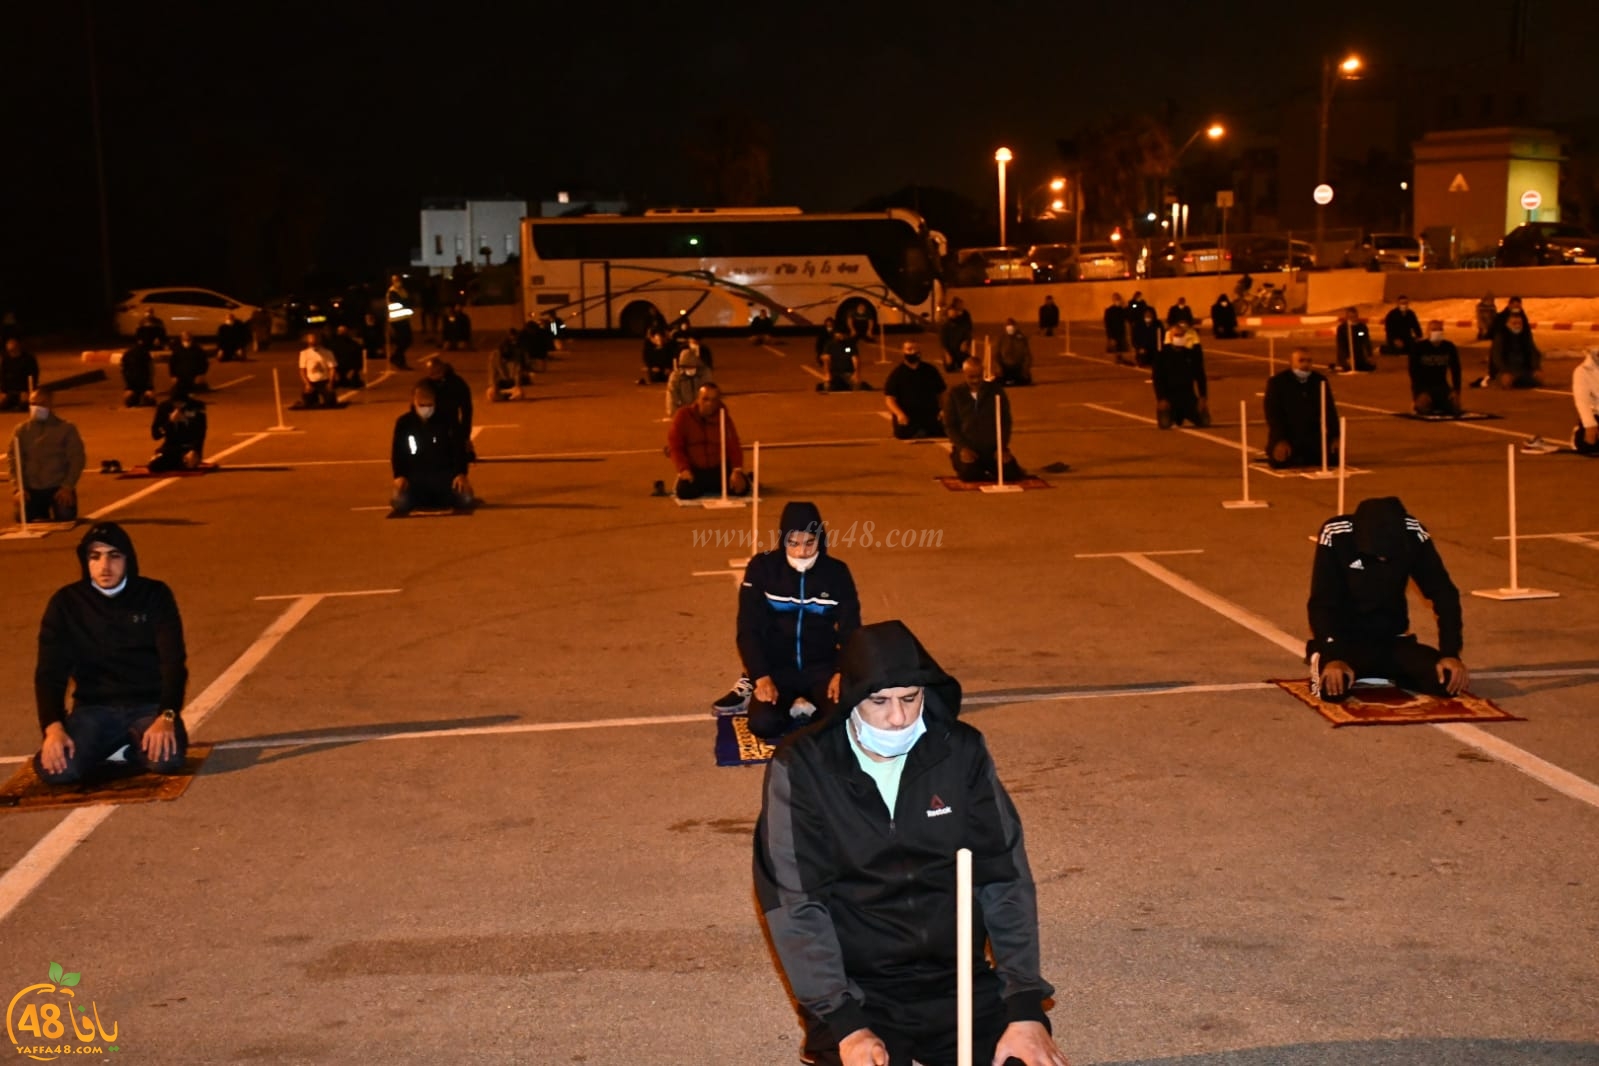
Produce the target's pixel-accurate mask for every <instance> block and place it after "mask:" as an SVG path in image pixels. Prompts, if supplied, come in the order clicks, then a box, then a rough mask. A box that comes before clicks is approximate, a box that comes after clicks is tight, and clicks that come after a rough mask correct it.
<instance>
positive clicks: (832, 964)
mask: <svg viewBox="0 0 1599 1066" xmlns="http://www.w3.org/2000/svg"><path fill="white" fill-rule="evenodd" d="M804 775H805V771H804V769H803V768H801V769H800V771H799V776H800V780H799V781H798V782H796V780H795V767H794V764H793V762H792V761H791V760H788V759H785V758H783V757H782V755H781V754H780V755H779V756H778V757H777V758H775V759H773V760H772V762H771V763H769V764H768V765H767V767H766V783H765V786H764V789H763V796H762V800H761V815H760V820H759V821H758V822H757V823H756V827H755V895H756V899H757V900H758V901H759V902H760V907H761V912H762V913H763V914H764V915H765V916H766V926H767V929H768V930H769V931H770V933H771V936H772V946H773V947H774V948H775V949H776V950H777V958H778V961H779V962H780V963H781V964H782V966H783V974H784V975H785V976H786V977H787V978H788V985H789V988H790V989H791V990H792V991H793V993H794V998H795V999H797V1000H799V1002H800V1004H801V1005H802V1006H803V1007H804V1008H805V1009H806V1010H808V1011H810V1012H811V1013H812V1014H814V1015H816V1016H817V1017H818V1018H820V1019H822V1021H823V1022H825V1023H826V1024H827V1026H828V1028H829V1029H831V1030H832V1032H833V1034H834V1035H835V1036H837V1037H838V1038H839V1039H841V1040H842V1039H843V1038H844V1037H846V1036H848V1035H849V1034H850V1033H853V1032H854V1031H855V1030H857V1029H864V1028H867V1027H868V1025H867V1020H866V1014H865V1012H864V1011H863V1010H862V1003H863V1001H864V997H862V995H861V993H860V990H859V989H857V988H855V987H854V986H852V985H851V984H850V981H849V977H848V975H846V974H845V972H844V952H843V948H842V947H840V945H839V941H838V930H837V929H836V928H834V926H833V916H832V914H831V913H830V912H829V911H828V909H827V894H828V889H829V886H830V885H831V883H832V878H831V875H830V873H829V871H826V870H824V869H821V868H820V867H819V866H818V864H817V863H816V862H815V861H814V857H815V856H820V855H826V854H828V853H829V851H830V848H829V845H828V843H827V839H826V838H827V833H826V828H825V826H824V825H823V824H822V819H821V817H820V814H819V813H818V812H817V811H816V810H815V809H814V807H813V806H812V805H811V804H810V803H808V802H807V798H808V797H807V796H806V789H805V783H804Z"/></svg>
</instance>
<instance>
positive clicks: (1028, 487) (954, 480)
mask: <svg viewBox="0 0 1599 1066" xmlns="http://www.w3.org/2000/svg"><path fill="white" fill-rule="evenodd" d="M933 480H934V481H936V482H938V483H939V484H940V485H943V486H944V487H945V488H946V489H948V490H949V491H951V492H981V491H982V490H983V486H984V485H992V484H994V482H992V481H962V480H961V479H960V478H958V477H955V476H954V475H946V476H945V477H935V478H934V479H933ZM1005 484H1007V485H1017V486H1020V487H1021V489H1022V490H1023V491H1024V492H1031V491H1032V490H1034V489H1052V488H1054V487H1055V486H1053V485H1051V484H1050V483H1049V482H1047V481H1045V480H1044V479H1043V478H1041V477H1033V476H1031V475H1029V476H1028V477H1024V478H1022V479H1021V480H1020V481H1007V482H1005Z"/></svg>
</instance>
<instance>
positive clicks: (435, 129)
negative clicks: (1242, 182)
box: [0, 0, 1599, 321]
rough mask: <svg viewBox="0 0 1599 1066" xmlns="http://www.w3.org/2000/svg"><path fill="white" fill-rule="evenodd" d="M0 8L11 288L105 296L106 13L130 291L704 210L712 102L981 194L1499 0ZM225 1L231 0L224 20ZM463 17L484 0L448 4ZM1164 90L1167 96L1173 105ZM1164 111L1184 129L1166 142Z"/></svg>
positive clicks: (33, 294) (1560, 12)
mask: <svg viewBox="0 0 1599 1066" xmlns="http://www.w3.org/2000/svg"><path fill="white" fill-rule="evenodd" d="M628 7H630V8H634V9H637V10H638V12H639V13H638V14H632V13H626V14H624V12H625V11H627V8H624V7H623V6H622V5H580V4H560V5H555V4H544V3H517V4H495V3H476V4H471V3H454V4H446V3H434V4H429V5H425V6H412V5H407V4H400V3H385V4H375V3H356V2H339V0H325V2H324V3H321V4H316V5H312V4H301V3H286V4H271V5H268V4H256V3H249V2H233V3H228V4H215V3H198V2H186V0H185V2H162V0H154V2H150V3H144V4H128V3H125V2H117V3H105V2H101V0H93V2H92V3H86V2H85V0H61V2H59V3H56V4H29V5H25V6H24V5H7V9H6V12H5V15H4V25H5V31H6V32H5V34H4V39H5V42H6V47H5V49H4V53H5V54H4V59H3V61H0V77H3V78H4V99H5V101H6V104H5V108H6V111H5V122H4V128H5V130H6V137H7V142H8V144H7V148H8V149H9V150H8V151H7V153H6V156H7V159H6V164H5V172H6V176H5V185H4V189H5V191H6V195H5V203H6V215H7V219H8V225H7V227H6V230H7V241H6V246H7V247H6V250H7V254H6V256H5V263H4V266H3V268H0V269H3V273H0V285H3V286H4V288H3V290H0V302H3V303H5V304H6V305H8V306H15V307H16V308H17V310H18V312H19V314H22V315H23V317H24V318H25V319H27V318H28V317H29V314H30V310H29V309H30V308H35V310H34V311H33V312H32V317H33V318H34V319H36V320H41V321H42V320H45V319H49V318H51V317H52V316H53V317H55V318H56V319H57V320H60V319H61V318H62V316H63V315H69V314H71V313H74V312H75V313H79V314H82V315H88V314H91V313H92V312H93V310H94V309H96V308H97V307H98V305H99V304H100V303H101V300H100V290H101V284H100V255H99V228H98V212H97V207H96V203H97V191H96V183H95V180H94V137H93V127H92V124H91V109H90V105H89V100H90V94H89V82H90V69H91V64H90V59H89V55H88V36H89V35H88V32H87V29H86V24H87V22H88V19H87V18H86V15H85V12H86V11H88V10H91V9H92V11H93V26H94V37H95V41H96V52H97V64H96V68H97V70H98V75H99V83H100V97H101V109H102V128H103V145H104V154H105V168H106V174H107V181H108V185H109V190H110V193H109V208H110V243H111V252H112V264H113V276H114V279H115V284H116V286H117V287H118V289H119V291H120V290H121V289H124V288H129V287H136V286H140V285H152V284H180V283H183V284H205V285H212V286H215V287H220V288H223V289H224V290H225V291H229V292H232V293H234V294H235V295H238V296H240V297H243V298H247V299H264V298H266V297H269V296H272V295H277V294H280V293H281V292H282V291H284V290H285V288H288V287H292V286H293V284H294V282H293V281H292V280H291V279H293V278H296V277H298V276H299V275H300V274H302V273H303V272H304V270H305V269H306V268H307V267H309V266H313V265H314V266H316V267H318V268H321V269H325V270H332V271H339V272H346V273H355V272H361V273H370V272H375V271H379V270H382V269H384V268H386V267H388V266H392V265H396V264H402V263H404V262H406V261H407V260H408V257H409V253H410V249H411V248H412V246H414V245H415V244H416V243H417V240H418V237H417V214H416V212H417V209H418V207H419V206H420V201H421V199H422V198H423V197H424V196H437V195H461V194H476V195H495V194H503V193H510V194H513V195H517V196H525V197H526V198H528V199H529V200H530V201H531V200H537V199H539V198H541V197H548V196H550V195H551V194H553V193H554V192H555V191H556V190H557V189H569V190H571V191H572V192H574V193H581V192H583V191H594V192H600V193H617V192H619V193H622V194H624V195H626V196H627V197H629V198H632V199H635V200H639V199H644V200H647V201H649V202H653V203H674V202H676V203H685V204H687V203H703V202H705V199H706V194H705V192H704V184H703V182H702V180H701V178H700V176H699V174H698V173H697V172H696V170H695V168H694V166H693V165H692V163H691V162H690V161H689V153H688V152H687V150H686V148H687V146H688V145H690V144H693V143H695V139H696V137H701V138H703V132H702V131H703V130H704V129H705V128H706V127H707V124H709V123H710V122H712V121H713V120H714V119H716V118H718V117H719V116H728V115H735V116H741V117H743V118H746V119H750V120H754V121H755V122H757V123H759V124H761V125H763V126H764V127H765V128H766V130H767V131H768V133H769V140H770V145H771V157H770V169H771V175H772V190H771V193H770V194H769V196H768V197H767V200H768V202H772V203H784V204H798V205H800V206H802V207H805V208H807V209H847V208H850V207H853V206H856V205H857V204H859V203H861V202H862V201H864V200H866V199H868V198H870V197H872V196H875V195H879V194H884V193H888V192H891V191H893V190H895V189H898V188H901V187H903V186H906V185H909V184H913V183H914V184H919V185H924V186H941V187H944V188H949V189H953V190H956V191H958V192H960V193H963V194H965V195H967V196H970V197H972V198H973V199H977V200H979V202H982V201H983V200H984V198H987V197H990V196H991V195H992V193H991V186H992V182H993V162H992V157H993V150H994V148H995V147H996V146H998V145H1000V144H1002V143H1003V144H1007V145H1009V146H1010V147H1011V148H1012V149H1013V150H1014V151H1015V153H1016V157H1017V162H1016V164H1015V165H1014V166H1015V171H1014V173H1015V174H1016V180H1017V181H1018V182H1033V183H1037V182H1040V181H1043V180H1045V179H1046V178H1047V177H1048V175H1049V173H1050V172H1051V171H1053V170H1054V169H1056V166H1055V160H1056V158H1057V156H1056V152H1055V141H1056V139H1057V138H1059V137H1063V136H1070V135H1071V134H1072V133H1073V132H1074V131H1076V130H1077V129H1078V128H1080V127H1081V126H1083V125H1084V124H1085V123H1089V122H1093V121H1096V120H1100V119H1102V118H1104V117H1105V116H1106V115H1108V114H1121V113H1129V114H1130V113H1136V112H1140V111H1155V112H1160V111H1164V110H1165V109H1166V108H1167V107H1168V106H1170V107H1172V108H1174V109H1175V110H1174V112H1173V113H1174V116H1175V117H1174V120H1173V125H1174V127H1178V128H1184V127H1188V126H1192V127H1195V128H1197V127H1198V126H1199V125H1200V124H1202V123H1204V122H1205V121H1207V120H1208V119H1209V118H1210V117H1211V116H1213V115H1216V116H1222V117H1224V118H1225V120H1226V121H1227V123H1228V125H1229V127H1230V128H1232V129H1235V130H1237V131H1239V136H1240V138H1241V139H1244V138H1247V136H1248V135H1249V131H1250V130H1251V129H1252V128H1253V129H1255V130H1257V131H1262V132H1263V131H1266V130H1268V129H1269V127H1270V126H1271V124H1272V123H1273V122H1274V121H1275V119H1276V114H1277V112H1278V110H1279V108H1280V106H1281V105H1282V103H1283V102H1284V101H1285V100H1293V99H1300V100H1303V99H1305V98H1307V97H1310V96H1313V95H1314V93H1315V91H1316V89H1315V85H1316V78H1317V73H1318V67H1319V61H1320V56H1321V54H1322V53H1323V52H1342V51H1343V50H1344V49H1346V48H1347V49H1354V50H1356V51H1358V52H1360V53H1361V54H1362V55H1364V56H1366V57H1367V58H1368V62H1369V65H1370V67H1371V68H1372V70H1373V76H1374V77H1380V74H1379V72H1381V71H1383V70H1394V69H1396V68H1397V67H1399V66H1400V65H1407V64H1408V65H1412V66H1413V65H1415V64H1422V63H1428V64H1430V63H1434V62H1437V61H1439V60H1447V61H1450V62H1453V63H1457V64H1464V65H1466V66H1468V67H1469V66H1473V65H1477V64H1483V65H1487V64H1491V63H1494V62H1498V61H1499V60H1501V59H1502V58H1503V57H1504V56H1505V55H1506V54H1507V53H1508V49H1509V46H1508V38H1509V29H1510V23H1511V11H1512V7H1513V5H1512V3H1510V2H1509V0H1476V2H1472V3H1467V2H1455V3H1447V2H1439V0H1413V2H1406V0H1386V2H1381V0H1339V2H1336V3H1312V4H1301V3H1297V2H1288V0H1277V2H1270V3H1267V2H1233V3H1225V2H1218V3H1158V2H1157V3H1145V4H1140V5H1129V4H1115V3H1089V4H1083V3H1075V2H1057V3H1040V2H1027V0H988V2H986V3H982V4H978V3H953V2H950V0H928V2H925V3H920V4H898V3H871V2H860V0H855V2H853V3H842V2H833V0H818V2H812V3H806V4H790V3H781V4H763V3H746V4H734V3H720V4H713V3H694V2H687V0H683V2H677V3H667V4H634V5H628ZM221 12H226V14H225V15H224V14H221ZM467 16H470V17H471V19H472V20H473V21H458V17H460V18H464V17H467ZM1595 41H1599V4H1595V3H1593V0H1532V16H1531V35H1530V40H1529V48H1528V52H1529V59H1530V60H1531V61H1532V62H1533V63H1534V64H1536V65H1537V66H1538V68H1539V69H1540V70H1542V71H1543V72H1544V87H1543V93H1542V96H1541V109H1540V110H1541V113H1540V114H1539V115H1538V118H1539V120H1540V121H1542V122H1544V123H1553V124H1561V123H1566V122H1572V121H1577V120H1582V119H1591V118H1592V117H1593V116H1595V115H1596V114H1599V91H1596V90H1599V53H1596V52H1595ZM1168 102H1169V104H1168ZM1179 135H1180V134H1179Z"/></svg>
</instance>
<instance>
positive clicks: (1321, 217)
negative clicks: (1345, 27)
mask: <svg viewBox="0 0 1599 1066" xmlns="http://www.w3.org/2000/svg"><path fill="white" fill-rule="evenodd" d="M1365 69H1366V65H1365V63H1364V62H1362V61H1361V58H1360V57H1359V56H1357V55H1349V56H1345V57H1344V59H1343V60H1342V61H1341V62H1339V63H1338V64H1336V65H1334V63H1333V60H1332V57H1331V56H1326V57H1323V59H1322V61H1321V126H1320V129H1319V135H1318V138H1317V141H1316V187H1317V188H1320V187H1321V186H1323V185H1325V184H1327V120H1328V118H1329V117H1330V115H1331V113H1332V97H1333V89H1335V88H1337V86H1338V82H1339V81H1340V80H1342V81H1352V80H1354V79H1356V78H1359V77H1360V75H1361V72H1362V71H1364V70H1365ZM1326 238H1327V211H1326V206H1325V205H1324V204H1317V205H1316V248H1317V251H1318V252H1319V251H1320V249H1321V243H1322V241H1324V240H1326Z"/></svg>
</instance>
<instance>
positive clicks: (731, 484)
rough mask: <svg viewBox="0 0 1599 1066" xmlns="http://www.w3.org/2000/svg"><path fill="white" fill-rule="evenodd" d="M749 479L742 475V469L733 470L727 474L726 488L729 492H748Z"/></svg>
mask: <svg viewBox="0 0 1599 1066" xmlns="http://www.w3.org/2000/svg"><path fill="white" fill-rule="evenodd" d="M749 487H750V479H749V478H747V477H745V476H744V471H742V470H735V471H733V472H732V473H731V474H729V475H728V478H727V488H728V491H729V492H748V491H749Z"/></svg>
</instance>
